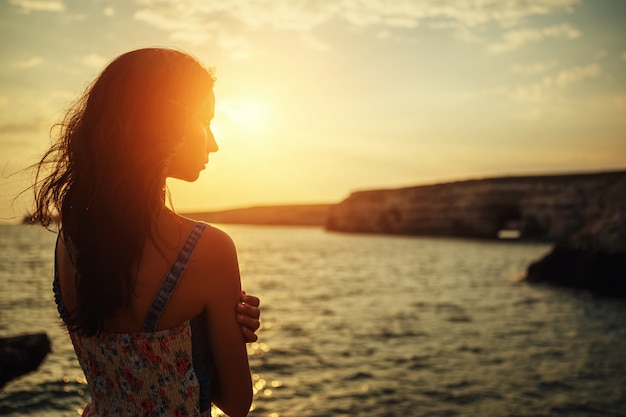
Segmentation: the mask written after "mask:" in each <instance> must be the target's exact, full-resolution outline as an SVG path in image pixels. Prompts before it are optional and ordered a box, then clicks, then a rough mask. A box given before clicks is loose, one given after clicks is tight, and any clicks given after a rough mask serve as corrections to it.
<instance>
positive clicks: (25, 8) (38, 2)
mask: <svg viewBox="0 0 626 417" xmlns="http://www.w3.org/2000/svg"><path fill="white" fill-rule="evenodd" d="M9 3H11V4H12V5H14V6H17V7H19V8H20V9H21V11H22V12H24V13H30V12H62V11H64V10H65V4H63V2H62V1H58V0H9Z"/></svg>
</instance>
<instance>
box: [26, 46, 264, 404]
mask: <svg viewBox="0 0 626 417" xmlns="http://www.w3.org/2000/svg"><path fill="white" fill-rule="evenodd" d="M213 83H214V77H213V74H212V73H211V71H209V70H207V69H206V68H204V67H203V66H202V65H201V64H200V63H199V62H198V61H197V60H196V59H194V58H192V57H191V56H189V55H187V54H185V53H182V52H179V51H176V50H171V49H163V48H147V49H140V50H136V51H132V52H128V53H126V54H123V55H121V56H120V57H118V58H117V59H115V60H114V61H113V62H111V63H110V64H109V65H108V66H107V67H106V68H105V69H104V71H103V72H102V74H100V76H99V77H98V78H97V79H96V80H95V81H94V83H93V84H92V85H91V86H90V87H89V88H88V89H87V91H86V93H85V94H84V95H83V97H82V98H81V99H80V100H79V101H78V102H77V103H76V104H75V106H74V107H73V108H72V109H71V110H70V111H69V112H68V113H67V116H66V118H65V120H64V122H63V123H61V124H60V130H59V135H58V140H57V142H56V143H55V144H54V145H53V146H52V147H51V149H50V150H48V152H47V153H46V154H45V155H44V157H43V158H42V160H41V161H40V163H39V164H38V166H37V177H36V181H35V186H34V189H35V199H36V210H35V217H36V219H37V220H38V221H40V222H42V223H43V224H46V219H50V218H53V217H54V216H55V215H57V214H58V216H59V217H60V222H61V229H60V233H59V238H58V240H57V248H56V254H55V256H56V257H55V275H54V291H55V299H56V302H57V306H58V309H59V313H60V314H61V317H62V319H63V321H64V323H65V324H66V325H67V328H68V330H69V334H70V337H71V340H72V343H73V345H74V349H75V351H76V355H77V357H78V360H79V362H80V364H81V367H82V368H83V371H84V372H85V376H86V378H87V381H88V384H89V389H90V391H91V399H92V402H91V403H90V404H89V405H88V406H87V407H86V408H85V410H84V412H83V415H84V416H109V415H116V416H117V415H122V416H133V415H142V416H144V415H146V416H148V415H155V416H156V415H159V416H161V415H164V416H165V415H167V416H200V415H202V416H208V415H210V408H211V402H213V403H214V404H215V405H217V406H218V407H219V408H220V409H221V410H222V411H224V412H225V413H226V414H228V415H229V416H245V415H247V414H248V410H249V408H250V404H251V401H252V385H251V378H250V371H249V367H248V359H247V354H246V347H245V342H246V341H254V340H256V336H255V335H254V331H256V329H257V328H258V325H259V322H258V317H259V310H258V299H257V298H256V297H253V296H246V295H243V297H242V295H241V294H242V292H241V283H240V278H239V269H238V263H237V254H236V251H235V247H234V245H233V243H232V241H231V239H230V238H229V236H228V235H226V234H225V233H224V232H222V231H220V230H218V229H216V228H213V227H210V226H208V225H207V224H205V223H200V222H195V221H192V220H190V219H187V218H184V217H181V216H179V215H177V214H176V213H174V212H173V211H172V210H170V209H169V208H167V206H166V191H165V181H166V178H170V177H171V178H178V179H182V180H184V181H190V182H191V181H195V180H196V179H197V178H198V176H199V174H200V171H201V170H203V169H204V168H205V165H206V164H207V163H208V160H209V158H208V155H209V154H210V153H212V152H216V151H217V150H218V146H217V144H216V142H215V139H214V137H213V134H212V133H211V127H210V123H211V120H212V119H213V115H214V111H215V98H214V95H213ZM48 167H50V171H49V172H48V171H46V170H47V169H48ZM46 225H47V224H46ZM243 294H245V293H243ZM237 320H239V321H240V322H239V323H238V321H237ZM242 335H243V337H242Z"/></svg>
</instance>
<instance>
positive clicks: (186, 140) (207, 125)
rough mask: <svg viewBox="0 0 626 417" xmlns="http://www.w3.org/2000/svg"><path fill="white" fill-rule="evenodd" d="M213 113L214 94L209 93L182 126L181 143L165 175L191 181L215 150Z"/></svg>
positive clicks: (203, 167)
mask: <svg viewBox="0 0 626 417" xmlns="http://www.w3.org/2000/svg"><path fill="white" fill-rule="evenodd" d="M214 115H215V95H214V94H213V92H211V93H210V95H209V97H208V99H207V101H206V103H205V105H203V106H202V108H201V109H200V111H198V112H196V113H194V114H192V115H191V116H190V117H189V118H188V119H187V121H186V122H185V125H184V126H183V128H182V131H183V134H182V138H181V139H182V144H181V146H180V148H179V149H178V150H177V151H176V153H175V154H174V155H173V156H172V159H171V160H170V164H169V166H168V169H167V172H166V176H167V177H171V178H177V179H180V180H183V181H188V182H193V181H195V180H197V179H198V177H199V176H200V171H202V170H203V169H205V168H206V164H207V163H208V162H209V153H211V152H217V150H218V146H217V142H216V141H215V138H214V137H213V132H211V121H212V120H213V116H214Z"/></svg>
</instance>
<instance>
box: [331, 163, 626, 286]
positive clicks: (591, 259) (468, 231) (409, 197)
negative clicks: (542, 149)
mask: <svg viewBox="0 0 626 417" xmlns="http://www.w3.org/2000/svg"><path fill="white" fill-rule="evenodd" d="M326 228H327V229H328V230H332V231H339V232H352V233H385V234H402V235H422V236H447V237H469V238H483V239H496V238H501V237H514V238H517V239H525V240H542V241H548V242H554V244H555V246H554V248H553V250H552V252H551V253H549V254H548V255H547V256H546V257H545V258H544V259H542V260H539V261H538V262H535V263H533V264H532V265H531V266H530V267H529V268H528V272H527V276H526V279H527V280H528V281H529V282H549V283H554V284H558V285H566V286H571V287H578V288H587V289H591V290H593V291H595V292H598V293H602V294H610V295H621V296H626V171H618V172H606V173H594V174H572V175H551V176H524V177H502V178H488V179H477V180H469V181H459V182H451V183H444V184H433V185H422V186H415V187H407V188H400V189H390V190H370V191H359V192H355V193H353V194H351V195H350V196H349V197H348V198H347V199H346V200H344V201H342V202H341V203H339V204H337V205H335V206H333V207H331V209H330V211H329V216H328V219H327V222H326Z"/></svg>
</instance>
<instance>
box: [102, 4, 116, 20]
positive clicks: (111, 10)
mask: <svg viewBox="0 0 626 417" xmlns="http://www.w3.org/2000/svg"><path fill="white" fill-rule="evenodd" d="M102 14H104V15H105V16H107V17H112V16H114V15H115V9H114V8H113V7H112V6H107V7H105V8H104V10H102Z"/></svg>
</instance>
